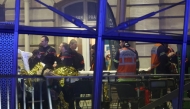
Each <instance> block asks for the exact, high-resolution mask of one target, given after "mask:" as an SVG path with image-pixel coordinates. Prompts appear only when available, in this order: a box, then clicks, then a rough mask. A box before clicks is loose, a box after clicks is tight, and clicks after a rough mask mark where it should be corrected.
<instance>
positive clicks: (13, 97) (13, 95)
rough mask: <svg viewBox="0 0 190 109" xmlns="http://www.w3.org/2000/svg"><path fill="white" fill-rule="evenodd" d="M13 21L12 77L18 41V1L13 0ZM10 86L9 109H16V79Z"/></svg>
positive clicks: (16, 66)
mask: <svg viewBox="0 0 190 109" xmlns="http://www.w3.org/2000/svg"><path fill="white" fill-rule="evenodd" d="M15 7H16V8H15V21H14V24H15V25H14V40H13V42H14V43H13V47H14V49H13V56H14V57H13V62H12V63H13V65H12V66H13V70H12V75H17V70H18V69H17V68H18V39H19V33H18V30H19V20H20V0H15ZM11 82H12V84H11V85H10V86H9V87H11V88H10V89H11V90H10V91H11V98H10V101H11V103H10V109H16V108H17V107H16V106H17V103H16V101H17V100H16V99H17V98H16V95H17V91H16V89H17V88H16V86H17V79H16V78H12V79H11Z"/></svg>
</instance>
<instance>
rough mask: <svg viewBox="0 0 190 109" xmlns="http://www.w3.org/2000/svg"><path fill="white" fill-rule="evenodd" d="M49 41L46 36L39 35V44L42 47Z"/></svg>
mask: <svg viewBox="0 0 190 109" xmlns="http://www.w3.org/2000/svg"><path fill="white" fill-rule="evenodd" d="M48 42H49V38H48V37H47V36H42V37H41V43H40V45H41V46H43V47H47V46H48Z"/></svg>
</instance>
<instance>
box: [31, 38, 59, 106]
mask: <svg viewBox="0 0 190 109" xmlns="http://www.w3.org/2000/svg"><path fill="white" fill-rule="evenodd" d="M48 43H49V38H48V37H47V36H42V37H41V42H40V46H39V49H38V50H39V52H40V55H41V57H40V60H41V62H42V63H44V64H45V67H44V69H43V70H42V73H41V75H43V72H44V70H46V69H53V64H54V61H55V60H56V51H55V49H54V48H53V47H51V46H49V44H48ZM34 87H40V85H39V83H36V84H35V86H34ZM42 90H47V87H46V82H45V81H43V82H42ZM38 94H39V93H38V90H37V92H35V95H38ZM38 97H39V96H38ZM42 98H43V100H44V102H43V108H44V109H48V108H49V105H47V104H48V96H47V91H42ZM35 106H37V107H38V108H39V105H35Z"/></svg>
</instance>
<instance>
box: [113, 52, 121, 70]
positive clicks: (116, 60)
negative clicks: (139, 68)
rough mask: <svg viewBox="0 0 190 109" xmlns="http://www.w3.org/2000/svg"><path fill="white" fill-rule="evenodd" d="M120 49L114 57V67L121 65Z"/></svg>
mask: <svg viewBox="0 0 190 109" xmlns="http://www.w3.org/2000/svg"><path fill="white" fill-rule="evenodd" d="M119 55H120V53H119V50H118V51H117V53H116V55H115V58H114V67H115V68H116V69H117V68H118V65H119Z"/></svg>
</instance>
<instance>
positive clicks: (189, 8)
mask: <svg viewBox="0 0 190 109" xmlns="http://www.w3.org/2000/svg"><path fill="white" fill-rule="evenodd" d="M184 1H186V3H185V13H184V26H183V44H182V45H183V46H182V56H181V72H180V85H179V89H180V90H179V96H178V109H182V106H183V94H184V87H183V86H184V75H185V60H186V52H187V38H188V26H189V16H190V0H184Z"/></svg>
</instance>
